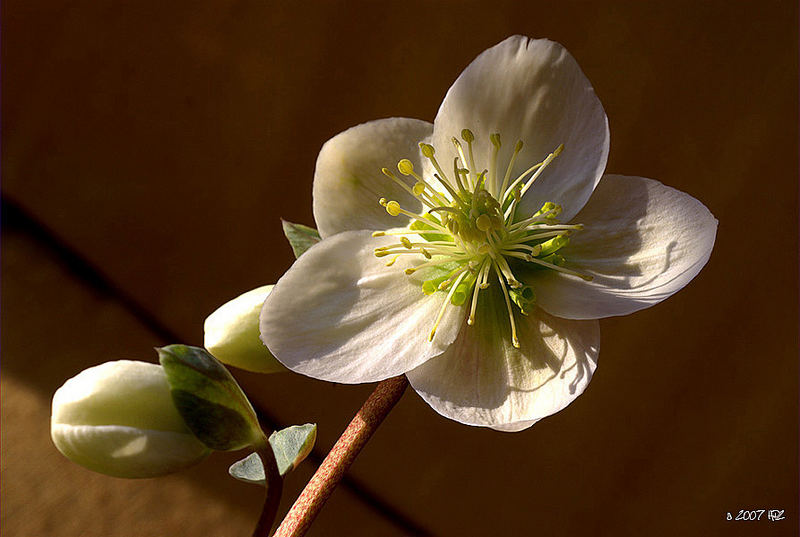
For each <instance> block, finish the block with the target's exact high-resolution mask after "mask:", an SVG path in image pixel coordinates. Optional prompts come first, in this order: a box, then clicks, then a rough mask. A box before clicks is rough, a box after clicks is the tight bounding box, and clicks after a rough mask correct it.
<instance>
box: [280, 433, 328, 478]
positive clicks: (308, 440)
mask: <svg viewBox="0 0 800 537" xmlns="http://www.w3.org/2000/svg"><path fill="white" fill-rule="evenodd" d="M316 440H317V424H316V423H306V424H305V425H293V426H291V427H287V428H285V429H281V430H280V431H275V432H274V433H272V434H271V435H270V436H269V445H270V446H271V447H272V452H273V453H274V454H275V462H277V463H278V472H280V474H281V475H286V474H287V473H289V472H290V471H292V470H293V469H294V468H295V467H297V465H298V464H300V463H301V462H302V461H303V460H304V459H305V458H306V457H307V456H308V454H309V453H311V449H312V448H313V447H314V442H316Z"/></svg>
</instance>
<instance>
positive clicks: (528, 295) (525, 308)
mask: <svg viewBox="0 0 800 537" xmlns="http://www.w3.org/2000/svg"><path fill="white" fill-rule="evenodd" d="M508 296H509V298H510V299H511V301H512V302H513V303H514V304H516V305H517V307H518V308H519V311H521V312H522V314H523V315H528V314H529V313H530V312H531V310H532V309H533V305H534V303H535V301H536V294H535V293H534V292H533V289H531V288H530V287H528V286H527V285H524V286H522V287H520V288H518V289H509V290H508Z"/></svg>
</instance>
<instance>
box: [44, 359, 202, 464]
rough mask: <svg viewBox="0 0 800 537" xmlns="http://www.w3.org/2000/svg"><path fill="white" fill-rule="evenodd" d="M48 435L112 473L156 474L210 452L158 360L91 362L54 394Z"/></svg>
mask: <svg viewBox="0 0 800 537" xmlns="http://www.w3.org/2000/svg"><path fill="white" fill-rule="evenodd" d="M50 436H51V437H52V439H53V443H54V444H55V445H56V447H57V448H58V450H59V451H60V452H61V453H62V454H64V456H66V457H67V458H68V459H70V460H72V461H73V462H76V463H78V464H80V465H82V466H85V467H86V468H88V469H90V470H94V471H95V472H100V473H103V474H107V475H112V476H115V477H129V478H133V477H155V476H159V475H164V474H167V473H170V472H175V471H178V470H180V469H182V468H185V467H187V466H190V465H192V464H195V463H196V462H198V461H200V460H201V459H203V458H204V457H205V456H206V455H208V454H209V453H210V450H209V449H208V448H207V447H205V446H204V445H203V444H202V443H201V442H200V440H198V439H197V438H196V437H195V436H194V435H193V434H192V433H191V431H189V428H188V427H187V426H186V424H185V423H184V421H183V419H182V418H181V416H180V414H178V411H177V409H176V408H175V405H174V404H173V403H172V396H171V395H170V387H169V383H168V382H167V377H166V374H165V373H164V370H163V369H162V368H161V366H159V365H156V364H149V363H146V362H132V361H129V360H120V361H117V362H106V363H104V364H101V365H98V366H95V367H90V368H89V369H86V370H84V371H82V372H80V373H79V374H78V375H76V376H75V377H73V378H71V379H69V380H68V381H67V382H65V383H64V385H63V386H61V387H60V388H59V389H58V390H57V391H56V393H55V395H54V396H53V412H52V417H51V422H50Z"/></svg>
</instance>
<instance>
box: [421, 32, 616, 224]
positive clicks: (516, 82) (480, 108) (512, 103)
mask: <svg viewBox="0 0 800 537" xmlns="http://www.w3.org/2000/svg"><path fill="white" fill-rule="evenodd" d="M464 128H469V129H471V130H472V131H473V133H474V135H475V142H474V147H475V163H476V166H477V168H478V170H482V169H484V168H489V162H490V155H491V153H492V145H491V143H490V142H489V135H490V134H492V133H499V134H500V136H501V141H502V144H503V145H502V147H501V150H500V155H499V158H498V163H499V171H498V175H499V180H500V181H502V176H503V175H504V174H505V170H506V166H507V164H508V162H509V161H510V159H511V155H512V153H513V149H514V145H515V144H516V143H517V141H518V140H522V141H523V142H524V146H523V149H522V152H521V153H520V155H519V156H518V157H517V160H516V163H515V166H514V169H513V173H512V175H511V179H510V180H511V181H513V180H514V179H515V178H516V177H517V176H518V175H519V174H520V173H522V172H523V171H525V170H526V169H528V168H529V167H530V166H532V165H534V164H536V163H538V162H541V161H542V160H544V159H545V158H546V157H547V155H548V154H549V153H550V152H552V151H553V150H555V149H556V147H558V145H559V144H564V147H565V149H564V151H563V152H562V153H561V155H560V156H559V157H558V158H556V159H555V160H554V161H553V162H552V163H551V164H550V165H549V166H548V168H547V170H546V171H544V172H543V173H542V175H541V176H540V177H539V178H538V179H537V180H536V182H535V183H534V185H535V186H534V187H532V188H531V190H530V191H529V192H528V193H527V194H526V195H525V196H524V197H523V198H522V202H521V204H520V210H519V214H528V213H532V212H535V211H537V210H538V209H539V208H540V207H541V206H542V204H543V203H545V202H547V201H552V202H554V203H558V204H561V206H562V207H563V213H562V215H563V218H564V219H569V218H571V217H572V216H573V215H575V214H576V213H577V212H578V211H579V210H580V209H581V207H583V205H584V204H585V203H586V200H588V199H589V196H590V195H591V193H592V190H593V189H594V187H595V185H596V184H597V182H598V181H599V180H600V177H601V175H602V174H603V170H604V169H605V166H606V160H607V159H608V146H609V132H608V120H607V118H606V114H605V112H604V111H603V105H602V104H600V100H599V99H598V98H597V95H595V92H594V89H593V88H592V85H591V83H590V82H589V80H588V79H587V78H586V76H585V75H584V74H583V72H582V71H581V69H580V67H579V66H578V64H577V62H576V61H575V59H574V58H573V57H572V56H571V55H570V53H569V52H567V50H566V49H565V48H564V47H562V46H561V45H560V44H558V43H555V42H553V41H549V40H547V39H536V40H529V39H528V38H526V37H522V36H514V37H510V38H508V39H506V40H505V41H503V42H502V43H500V44H498V45H496V46H494V47H492V48H490V49H488V50H486V51H485V52H483V53H482V54H481V55H480V56H478V57H477V58H476V59H475V60H474V61H473V62H472V63H471V64H470V65H469V66H468V67H467V68H466V69H465V70H464V72H463V73H461V76H459V77H458V79H457V80H456V81H455V83H454V84H453V86H452V87H451V88H450V90H449V91H448V92H447V95H446V96H445V98H444V101H443V102H442V105H441V107H440V108H439V112H438V114H437V115H436V120H435V121H434V129H433V142H432V143H433V145H434V146H435V147H436V148H437V149H439V148H442V149H445V148H447V149H448V151H450V150H452V148H453V145H452V143H451V141H450V140H451V137H453V136H456V137H460V133H461V130H462V129H464ZM453 156H455V153H453ZM453 156H451V157H450V158H451V160H450V161H451V162H452V158H453ZM440 160H444V161H445V162H447V159H440Z"/></svg>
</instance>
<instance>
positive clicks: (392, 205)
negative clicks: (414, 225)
mask: <svg viewBox="0 0 800 537" xmlns="http://www.w3.org/2000/svg"><path fill="white" fill-rule="evenodd" d="M379 203H380V204H381V205H383V206H384V207H386V212H387V213H389V214H391V215H392V216H397V215H398V214H404V215H406V216H408V217H410V218H413V219H414V220H419V221H420V222H422V223H423V224H425V225H427V226H431V227H432V228H434V229H438V230H439V231H442V232H444V233H447V234H449V233H450V231H449V230H448V229H447V228H446V227H444V226H442V225H440V224H437V223H436V222H432V221H430V220H428V219H426V218H423V217H422V216H420V215H418V214H416V213H412V212H411V211H406V210H405V209H403V208H402V207H400V204H399V203H397V202H396V201H388V202H387V201H386V198H381V199H380V200H379Z"/></svg>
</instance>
